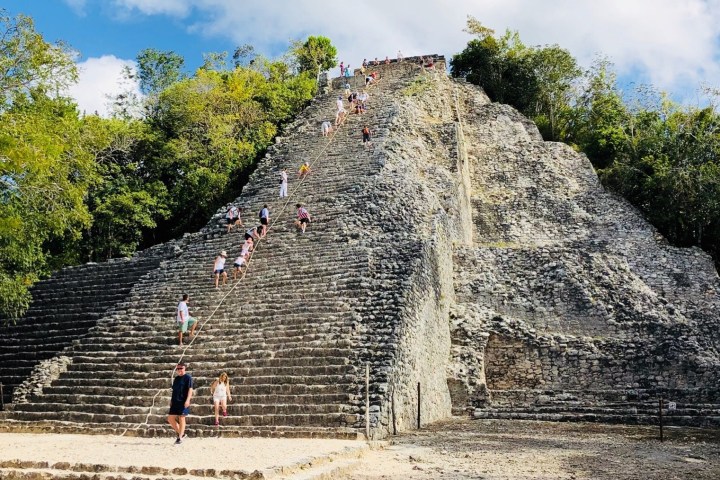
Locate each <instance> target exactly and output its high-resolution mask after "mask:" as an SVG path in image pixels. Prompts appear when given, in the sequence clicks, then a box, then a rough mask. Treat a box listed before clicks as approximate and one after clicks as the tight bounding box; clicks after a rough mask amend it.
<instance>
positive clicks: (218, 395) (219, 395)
mask: <svg viewBox="0 0 720 480" xmlns="http://www.w3.org/2000/svg"><path fill="white" fill-rule="evenodd" d="M210 391H211V392H212V396H213V404H214V405H215V425H220V407H221V406H222V412H223V417H227V414H228V413H227V402H228V400H229V401H232V395H230V379H229V378H228V375H227V373H225V372H222V373H221V374H220V376H219V377H218V378H217V380H215V381H214V382H213V383H212V385H211V386H210Z"/></svg>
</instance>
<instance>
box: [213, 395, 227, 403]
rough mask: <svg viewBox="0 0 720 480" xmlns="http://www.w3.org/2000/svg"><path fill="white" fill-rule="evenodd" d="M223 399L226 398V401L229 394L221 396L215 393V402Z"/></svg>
mask: <svg viewBox="0 0 720 480" xmlns="http://www.w3.org/2000/svg"><path fill="white" fill-rule="evenodd" d="M223 400H226V401H227V395H221V396H215V395H213V403H215V402H217V403H220V402H222V401H223Z"/></svg>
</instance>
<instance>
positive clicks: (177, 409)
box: [168, 402, 190, 417]
mask: <svg viewBox="0 0 720 480" xmlns="http://www.w3.org/2000/svg"><path fill="white" fill-rule="evenodd" d="M189 414H190V407H187V408H186V407H185V404H184V403H174V402H173V403H171V404H170V411H169V412H168V415H182V416H183V417H187V416H188V415H189Z"/></svg>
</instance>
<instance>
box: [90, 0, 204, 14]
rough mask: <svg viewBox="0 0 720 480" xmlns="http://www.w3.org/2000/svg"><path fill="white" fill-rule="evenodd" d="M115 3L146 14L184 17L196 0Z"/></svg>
mask: <svg viewBox="0 0 720 480" xmlns="http://www.w3.org/2000/svg"><path fill="white" fill-rule="evenodd" d="M80 1H82V0H80ZM114 3H115V5H117V6H118V7H120V8H121V9H123V10H127V11H132V10H138V11H139V12H141V13H144V14H146V15H155V14H165V15H172V16H176V17H184V16H186V15H188V14H189V13H190V10H191V4H192V3H194V2H192V1H187V0H114Z"/></svg>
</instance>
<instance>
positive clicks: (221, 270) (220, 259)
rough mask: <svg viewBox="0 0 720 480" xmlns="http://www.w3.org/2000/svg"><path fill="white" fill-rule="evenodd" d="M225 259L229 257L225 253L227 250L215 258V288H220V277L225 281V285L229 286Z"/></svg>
mask: <svg viewBox="0 0 720 480" xmlns="http://www.w3.org/2000/svg"><path fill="white" fill-rule="evenodd" d="M225 257H227V253H225V250H223V251H222V252H220V255H218V256H217V257H215V262H214V263H213V275H215V288H220V285H218V284H219V283H220V277H222V279H223V285H227V272H225Z"/></svg>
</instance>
